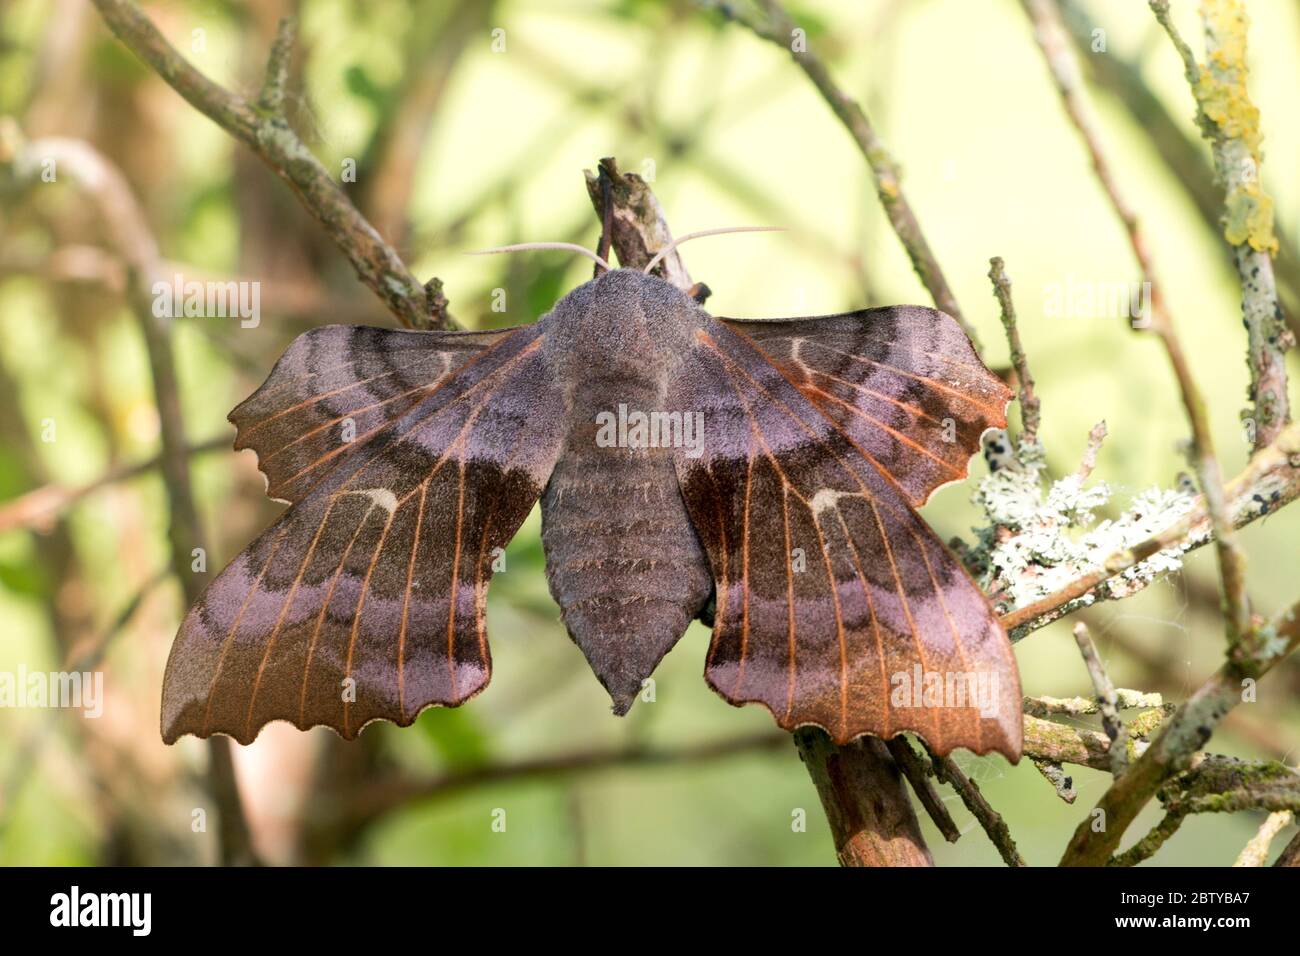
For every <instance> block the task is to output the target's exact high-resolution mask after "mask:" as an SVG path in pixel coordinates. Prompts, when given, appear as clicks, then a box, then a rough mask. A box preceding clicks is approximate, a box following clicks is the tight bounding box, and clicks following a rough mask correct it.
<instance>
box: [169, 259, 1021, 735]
mask: <svg viewBox="0 0 1300 956" xmlns="http://www.w3.org/2000/svg"><path fill="white" fill-rule="evenodd" d="M679 241H680V240H679ZM574 248H577V249H579V251H583V252H586V253H587V254H588V255H592V254H591V253H590V252H589V251H588V250H585V249H582V248H581V247H574ZM665 251H668V250H665ZM662 255H663V253H661V256H662ZM593 258H597V261H598V262H599V263H600V264H601V265H603V266H604V267H605V271H603V272H601V273H599V274H598V275H597V276H596V278H594V279H593V280H592V281H589V282H587V283H586V284H584V285H582V286H580V287H578V288H576V289H574V290H573V291H572V292H570V293H569V294H568V295H566V296H565V297H564V298H563V299H561V300H560V301H559V302H558V303H557V304H556V306H555V307H554V309H552V311H550V312H549V313H547V314H546V315H544V316H542V317H541V319H539V320H538V321H537V322H535V323H534V324H532V325H526V326H522V327H518V328H512V329H505V330H501V331H488V332H460V331H448V332H415V331H396V330H391V331H390V330H386V329H378V328H364V327H350V326H338V325H336V326H327V327H323V328H318V329H314V330H312V331H310V332H307V333H305V334H304V335H301V336H299V337H298V338H297V339H296V340H295V341H294V342H293V343H292V344H291V345H290V346H289V348H288V350H287V351H286V352H285V353H284V355H283V356H281V358H280V359H279V361H278V362H277V363H276V364H275V367H274V369H273V370H272V372H271V374H270V376H269V377H268V378H267V380H266V382H265V383H264V384H263V385H262V386H261V387H260V388H259V389H258V390H257V391H256V392H255V393H254V394H253V395H252V396H251V397H249V398H248V399H247V400H246V401H244V402H243V403H242V404H240V405H239V406H238V407H236V408H235V409H234V411H232V412H231V413H230V420H231V421H232V422H233V423H234V424H235V426H236V427H237V437H236V440H235V448H236V449H243V448H251V449H253V450H254V451H255V452H256V454H257V457H258V465H259V467H260V469H261V470H262V472H263V473H264V475H265V477H266V481H267V493H268V494H269V495H270V496H271V497H273V498H275V499H280V500H283V501H286V502H288V503H289V504H290V507H289V508H288V509H287V510H286V511H285V512H284V513H283V515H282V516H281V517H280V518H279V520H277V521H276V522H275V523H274V524H272V525H271V526H270V527H269V528H267V529H266V531H264V532H263V533H262V534H261V535H260V536H259V537H258V538H257V539H256V540H255V541H253V543H252V544H251V545H249V547H248V548H247V549H246V550H245V551H243V552H242V553H241V554H240V555H239V556H238V557H236V558H235V559H234V561H233V562H231V564H230V565H229V566H228V567H227V568H225V570H223V571H222V572H221V573H220V574H219V575H218V576H217V577H216V578H215V579H214V580H213V581H212V583H211V584H210V586H209V587H208V588H207V590H206V591H205V592H204V594H203V596H202V598H201V599H200V600H199V601H198V602H197V603H196V604H195V605H194V607H193V608H191V609H190V611H189V613H188V614H187V616H186V617H185V620H184V622H183V623H182V625H181V628H180V631H179V633H178V634H177V636H176V640H175V643H174V644H173V646H172V650H171V654H170V657H169V659H168V662H167V668H166V674H165V678H164V684H163V700H162V736H163V739H164V740H165V741H167V742H168V743H171V742H174V741H175V740H177V739H178V738H179V737H181V736H182V735H184V734H195V735H197V736H200V737H206V736H208V735H210V734H215V733H222V734H228V735H230V736H232V737H234V738H235V739H236V740H237V741H239V742H240V743H248V742H250V741H252V740H253V739H254V738H255V737H256V736H257V734H258V731H259V730H260V729H261V728H262V727H263V726H264V725H265V724H267V723H268V722H270V721H273V720H287V721H290V722H291V723H293V724H294V725H296V726H297V727H299V728H302V729H307V728H310V727H313V726H315V725H318V724H324V725H326V726H329V727H332V728H333V729H334V730H336V731H337V732H338V733H340V734H341V735H342V736H343V737H345V738H352V737H355V736H356V734H357V733H358V732H359V731H360V730H361V728H362V727H364V726H365V725H366V724H368V723H370V722H371V721H374V720H379V719H384V720H390V721H392V722H393V723H396V724H398V725H402V726H405V725H409V724H410V723H412V722H413V721H414V720H415V719H416V717H417V715H419V713H420V712H421V711H422V710H424V709H425V708H427V707H429V706H432V705H443V706H456V705H459V704H462V703H464V702H465V701H467V700H469V699H470V698H471V697H473V696H474V695H476V694H477V693H479V692H480V691H481V690H483V688H484V687H485V686H486V685H487V683H488V680H489V677H490V675H491V667H492V663H491V655H490V653H489V649H488V638H487V629H486V625H485V604H486V596H487V589H488V584H489V581H490V579H491V577H492V571H493V565H494V560H495V558H496V556H497V555H499V554H500V553H501V552H500V549H503V548H504V547H505V546H506V544H507V543H508V542H509V541H510V539H511V537H512V536H513V535H514V534H515V532H516V531H517V529H518V528H519V526H520V524H521V523H522V522H523V521H524V519H525V518H526V517H527V515H528V514H529V512H530V511H531V509H532V508H533V506H534V505H535V504H536V503H537V502H538V500H539V499H540V501H541V513H542V541H543V546H544V550H545V554H546V569H547V577H548V580H549V584H550V589H551V593H552V595H553V596H554V598H555V600H556V602H557V603H558V604H559V607H560V611H561V615H562V618H563V621H564V624H565V626H566V627H567V629H568V633H569V635H570V636H571V637H572V639H573V640H574V642H575V643H576V644H577V646H578V647H579V648H580V649H581V650H582V653H583V654H584V655H585V656H586V658H587V660H588V662H589V663H590V665H591V668H592V670H593V671H594V672H595V675H596V677H597V678H598V679H599V680H600V682H601V683H602V684H603V685H604V687H605V689H606V690H607V691H608V692H609V695H610V697H611V699H612V701H613V709H614V712H615V713H617V714H624V713H626V712H627V711H628V710H629V708H630V707H631V706H632V704H633V702H634V701H635V699H636V697H637V695H638V693H639V692H640V691H641V689H642V685H643V681H644V680H645V679H646V678H648V677H649V676H650V675H651V673H652V672H653V671H654V669H655V667H656V666H657V665H658V663H659V661H660V660H661V659H662V658H663V656H664V655H665V654H666V653H667V652H668V651H669V650H670V649H671V648H672V647H673V645H674V644H675V643H676V642H677V640H678V639H679V638H680V637H681V636H682V633H683V632H684V631H685V630H686V628H687V626H688V625H689V624H690V623H691V621H692V620H694V619H695V618H697V617H700V616H702V615H703V616H705V617H706V618H707V617H708V616H709V614H710V611H711V616H712V624H713V636H712V641H711V643H710V645H709V649H708V656H707V662H706V666H705V678H706V680H707V681H708V683H709V684H710V685H711V686H712V687H713V688H714V690H716V691H717V692H718V693H719V694H720V695H721V696H722V697H723V698H725V699H726V700H727V701H729V702H731V703H732V704H735V705H740V704H744V703H748V702H757V703H760V704H762V705H763V706H765V707H767V708H768V710H770V711H771V713H772V715H773V717H774V718H775V719H776V722H777V723H778V724H779V725H780V726H782V727H784V728H787V729H794V728H797V727H800V726H804V725H809V724H813V725H817V726H820V727H822V728H824V729H825V730H826V731H827V732H828V733H829V734H830V735H831V736H832V737H833V738H834V740H835V741H836V742H839V743H845V742H848V741H850V740H852V739H854V738H856V737H858V736H861V735H863V734H873V735H876V736H878V737H882V738H889V737H892V736H894V735H897V734H898V733H900V732H902V731H905V730H906V731H912V732H915V733H916V734H918V735H920V736H921V737H922V738H924V740H925V741H926V742H927V744H928V745H929V746H930V747H931V748H932V749H933V751H934V752H935V753H938V754H947V753H949V752H951V751H952V750H953V749H954V748H957V747H964V748H967V749H969V750H972V751H974V752H976V753H981V754H982V753H989V752H993V751H997V752H1000V753H1002V754H1004V755H1006V756H1007V757H1008V758H1009V759H1011V760H1016V759H1018V758H1019V756H1020V750H1021V698H1020V687H1019V679H1018V676H1017V673H1016V667H1015V662H1014V659H1013V657H1012V653H1011V647H1010V644H1009V642H1008V640H1007V636H1006V633H1005V631H1004V629H1003V628H1002V626H1001V624H1000V623H999V622H998V619H997V617H996V615H995V614H994V613H993V611H992V609H991V608H990V605H989V603H988V601H987V600H986V599H985V597H984V595H983V594H982V593H981V592H980V590H979V589H978V588H977V587H976V585H975V583H974V582H973V581H972V579H971V578H970V576H969V575H968V574H967V572H966V570H965V569H964V568H963V567H962V566H961V564H960V563H959V562H958V561H957V560H956V559H955V558H954V557H953V556H952V555H951V554H950V553H949V551H948V550H947V549H946V548H945V547H944V545H943V544H942V543H941V542H940V540H939V539H938V537H937V536H936V535H935V533H934V532H933V531H932V530H931V529H930V528H929V527H928V526H927V525H926V523H925V522H924V521H923V520H922V519H921V518H920V517H919V516H918V514H917V512H916V508H918V507H919V506H920V505H921V504H923V503H924V502H925V501H926V499H927V498H928V497H929V495H930V494H931V492H933V491H934V490H935V489H936V488H937V487H939V486H940V485H943V484H946V483H949V482H952V481H958V480H961V479H963V478H964V477H965V475H966V470H967V466H968V464H969V460H970V457H971V456H972V455H973V454H974V453H975V451H976V450H977V449H978V447H979V443H980V438H981V435H982V434H983V433H984V432H985V431H986V430H987V429H989V428H995V427H1002V426H1004V425H1005V424H1006V417H1005V410H1006V406H1007V403H1008V401H1009V399H1010V395H1011V393H1010V391H1009V389H1008V388H1007V387H1006V386H1005V385H1004V384H1003V383H1002V382H1001V381H1000V380H999V379H998V378H997V377H996V376H995V375H993V374H992V373H991V372H990V371H989V370H988V369H987V368H986V367H985V366H984V365H983V363H982V362H981V361H980V359H979V357H978V356H977V354H976V352H975V350H974V348H973V347H972V346H971V343H970V342H969V340H968V339H967V338H966V336H965V335H964V334H963V332H962V331H961V329H960V327H959V326H958V325H957V323H956V322H955V321H954V320H953V319H952V318H951V317H950V316H948V315H945V314H944V313H942V312H938V311H935V310H934V309H929V308H923V307H919V306H900V307H890V308H875V309H867V310H864V311H858V312H848V313H844V314H840V315H829V316H820V317H815V318H797V319H778V320H749V319H724V318H716V317H714V316H711V315H709V314H708V313H707V312H706V311H705V310H704V309H703V308H702V307H701V305H700V304H699V303H697V302H696V301H695V300H694V299H692V298H691V297H689V296H688V295H686V294H685V293H683V292H682V291H680V290H679V289H677V288H676V287H674V286H673V285H671V284H670V283H668V282H667V281H665V280H663V279H661V278H658V277H657V276H655V275H653V274H652V267H653V266H654V264H655V263H654V262H652V263H651V264H650V265H649V266H647V267H646V269H645V270H644V271H638V270H632V269H626V268H620V269H613V268H610V267H609V266H608V265H607V264H606V263H604V261H603V260H601V259H599V258H598V257H594V256H593ZM688 429H690V432H691V434H689V435H688V434H687V430H688Z"/></svg>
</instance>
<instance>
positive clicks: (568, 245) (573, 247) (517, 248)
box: [465, 242, 610, 272]
mask: <svg viewBox="0 0 1300 956" xmlns="http://www.w3.org/2000/svg"><path fill="white" fill-rule="evenodd" d="M525 249H567V250H568V251H569V252H581V253H582V254H583V255H584V256H586V257H587V258H588V259H591V260H592V261H593V262H595V263H596V265H598V266H603V267H604V268H605V271H606V272H608V271H610V268H609V263H608V262H606V261H605V260H604V259H602V258H601V257H600V256H598V255H596V254H595V253H594V252H592V251H591V250H590V249H588V248H587V247H586V246H580V245H578V244H577V243H574V242H521V243H518V244H517V245H513V246H497V247H496V248H495V249H475V250H474V251H473V252H467V253H465V255H467V256H491V255H496V254H497V253H500V252H522V251H523V250H525Z"/></svg>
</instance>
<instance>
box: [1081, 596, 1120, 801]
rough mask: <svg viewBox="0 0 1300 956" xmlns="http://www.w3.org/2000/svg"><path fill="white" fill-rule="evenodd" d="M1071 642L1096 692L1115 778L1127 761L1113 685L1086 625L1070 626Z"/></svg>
mask: <svg viewBox="0 0 1300 956" xmlns="http://www.w3.org/2000/svg"><path fill="white" fill-rule="evenodd" d="M1074 640H1075V642H1076V643H1077V644H1078V645H1079V653H1080V654H1082V655H1083V663H1084V665H1085V666H1086V667H1087V668H1088V676H1089V677H1090V678H1092V686H1093V688H1094V689H1095V690H1096V691H1097V706H1098V709H1099V710H1100V711H1101V725H1102V728H1103V729H1104V730H1105V731H1106V736H1107V737H1109V738H1110V770H1111V773H1112V774H1114V775H1115V776H1116V777H1118V776H1119V775H1120V774H1122V773H1123V772H1124V768H1125V767H1126V766H1127V765H1128V760H1127V757H1126V754H1125V750H1124V722H1123V721H1122V720H1120V717H1119V697H1118V695H1116V693H1115V685H1114V684H1112V683H1111V682H1110V675H1109V674H1107V673H1106V668H1105V666H1104V665H1103V664H1102V662H1101V658H1100V657H1099V656H1098V655H1097V646H1096V645H1095V644H1093V642H1092V635H1090V634H1089V633H1088V625H1086V624H1084V623H1083V622H1082V621H1080V622H1078V623H1077V624H1075V625H1074Z"/></svg>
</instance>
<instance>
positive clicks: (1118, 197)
mask: <svg viewBox="0 0 1300 956" xmlns="http://www.w3.org/2000/svg"><path fill="white" fill-rule="evenodd" d="M1021 3H1022V6H1023V7H1024V8H1025V10H1026V12H1027V13H1028V15H1029V17H1030V19H1031V21H1032V22H1033V24H1034V34H1035V37H1036V38H1037V40H1038V44H1039V46H1040V47H1041V49H1042V51H1043V57H1044V59H1045V60H1046V61H1047V66H1048V69H1049V71H1050V73H1051V75H1052V79H1053V81H1054V82H1055V84H1056V89H1057V92H1058V93H1059V94H1060V96H1061V102H1062V103H1063V104H1064V106H1065V112H1066V114H1067V115H1068V116H1069V118H1070V121H1071V123H1073V124H1074V126H1075V128H1076V129H1077V130H1078V132H1079V135H1080V137H1081V138H1082V139H1083V142H1084V145H1085V147H1086V148H1087V150H1088V155H1089V157H1090V158H1091V159H1092V166H1093V170H1094V171H1095V172H1096V174H1097V179H1098V181H1099V182H1100V183H1101V186H1102V189H1103V191H1104V192H1105V193H1106V196H1107V198H1108V199H1109V201H1110V204H1111V206H1112V207H1114V209H1115V213H1116V215H1117V216H1118V217H1119V219H1120V221H1121V222H1122V223H1123V225H1124V230H1125V232H1126V234H1127V235H1128V239H1129V245H1130V246H1131V247H1132V249H1133V256H1134V258H1135V259H1136V260H1137V263H1138V268H1139V269H1140V270H1141V272H1142V278H1143V281H1144V282H1145V283H1146V285H1147V288H1148V289H1149V290H1150V315H1149V317H1147V318H1148V319H1149V321H1148V322H1147V323H1146V324H1145V325H1141V326H1138V327H1139V328H1143V329H1146V328H1149V329H1150V330H1151V331H1152V332H1154V333H1155V334H1156V335H1157V336H1158V337H1159V339H1160V341H1161V344H1163V345H1164V348H1165V352H1166V354H1167V355H1168V357H1169V364H1170V366H1171V367H1172V369H1173V372H1174V377H1175V379H1176V380H1177V382H1178V390H1179V393H1180V394H1181V396H1182V400H1183V407H1184V409H1185V410H1186V412H1187V421H1188V424H1189V425H1190V426H1191V430H1192V446H1193V447H1192V458H1193V461H1192V464H1193V466H1194V468H1195V469H1196V475H1197V478H1198V479H1199V481H1200V485H1201V493H1202V495H1204V497H1205V503H1206V509H1207V511H1208V513H1209V515H1210V520H1211V523H1212V524H1213V525H1214V531H1215V535H1214V541H1215V547H1216V549H1217V551H1218V558H1219V573H1220V576H1221V577H1222V579H1223V593H1224V599H1225V603H1226V605H1227V607H1226V617H1227V625H1228V635H1229V642H1230V643H1237V642H1240V641H1242V640H1244V639H1245V636H1246V635H1247V633H1248V632H1249V630H1250V606H1249V602H1248V601H1247V599H1246V582H1245V557H1244V555H1243V554H1242V553H1241V550H1240V548H1238V547H1237V544H1236V542H1235V540H1234V537H1233V534H1232V525H1231V524H1230V523H1229V521H1228V515H1227V509H1226V507H1225V503H1224V497H1223V472H1222V470H1221V468H1220V466H1219V461H1218V458H1217V457H1216V456H1215V453H1214V442H1213V439H1212V437H1211V434H1210V425H1209V417H1208V414H1207V411H1206V406H1205V399H1204V397H1203V395H1202V394H1201V390H1200V386H1199V385H1198V384H1197V383H1196V379H1195V377H1194V376H1193V375H1192V370H1191V365H1190V364H1189V363H1188V361H1187V355H1186V353H1185V352H1184V351H1183V347H1182V342H1181V340H1180V339H1179V337H1178V335H1177V333H1176V331H1175V327H1174V321H1173V316H1172V315H1171V314H1170V312H1169V308H1168V305H1167V304H1166V301H1165V296H1164V292H1163V289H1162V287H1161V285H1160V283H1159V281H1158V280H1157V278H1156V273H1155V264H1154V261H1153V260H1152V257H1151V252H1150V249H1149V247H1148V245H1147V242H1146V239H1145V236H1144V234H1143V232H1142V230H1141V228H1140V226H1139V223H1138V218H1137V214H1136V213H1135V212H1134V211H1133V207H1132V206H1131V205H1130V204H1129V203H1128V201H1127V200H1126V199H1125V198H1124V195H1123V193H1122V191H1121V190H1120V188H1119V183H1118V181H1117V179H1116V177H1115V175H1114V173H1113V171H1112V166H1111V163H1110V161H1109V159H1108V157H1107V156H1106V153H1105V150H1104V149H1103V147H1102V144H1101V136H1100V132H1099V130H1098V128H1097V123H1096V120H1095V119H1094V117H1093V115H1092V110H1091V108H1090V106H1089V104H1088V101H1087V96H1086V94H1085V91H1084V89H1083V80H1082V73H1081V72H1080V70H1079V64H1078V61H1077V59H1076V57H1075V53H1074V48H1073V46H1072V45H1071V44H1070V40H1069V36H1068V34H1067V33H1066V29H1065V26H1064V24H1063V23H1062V22H1061V15H1060V11H1059V9H1058V8H1057V6H1056V0H1021ZM1274 434H1276V432H1274Z"/></svg>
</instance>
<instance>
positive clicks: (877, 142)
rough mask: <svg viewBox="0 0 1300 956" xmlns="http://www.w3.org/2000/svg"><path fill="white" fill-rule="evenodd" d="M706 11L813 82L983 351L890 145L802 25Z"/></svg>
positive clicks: (920, 260) (778, 16)
mask: <svg viewBox="0 0 1300 956" xmlns="http://www.w3.org/2000/svg"><path fill="white" fill-rule="evenodd" d="M698 2H699V3H700V5H701V6H703V7H705V8H708V9H715V10H717V11H718V12H720V13H721V14H722V15H723V16H725V17H727V18H728V19H731V20H734V21H736V22H737V23H740V24H742V25H744V26H746V27H748V28H749V29H750V30H752V31H753V32H754V33H755V34H756V35H758V36H759V37H761V38H762V39H764V40H768V41H770V42H772V43H774V44H776V45H777V46H779V47H781V48H782V49H784V50H786V51H788V52H789V53H790V56H791V58H792V59H793V60H794V62H795V63H796V64H797V65H798V67H799V68H800V69H801V70H803V71H804V74H805V75H806V76H807V77H808V79H809V80H811V81H812V84H813V86H815V87H816V88H817V92H818V93H820V94H821V96H822V98H823V99H824V100H826V103H827V105H828V106H829V107H830V108H831V111H832V112H833V113H834V114H835V116H836V118H837V119H839V121H840V122H841V123H843V124H844V128H845V129H847V130H848V131H849V135H850V136H852V137H853V142H854V143H855V144H856V145H857V147H858V150H859V152H861V153H862V155H863V157H864V158H865V159H866V161H867V165H868V166H869V167H870V169H871V174H872V177H873V179H874V181H875V186H876V195H877V196H878V197H879V198H880V204H881V205H882V206H883V207H884V210H885V215H886V216H887V217H888V218H889V223H890V225H892V226H893V227H894V232H895V233H896V234H897V235H898V238H899V240H900V241H901V242H902V243H903V248H904V249H905V250H906V251H907V256H908V258H909V259H911V261H912V268H913V269H915V270H916V275H917V277H918V278H919V279H920V280H921V284H922V285H924V286H925V288H926V290H927V291H928V292H929V293H930V298H931V299H933V300H934V304H935V306H936V307H938V308H939V309H940V310H941V311H943V312H947V313H948V314H949V315H951V316H952V317H953V318H954V319H956V320H957V322H958V323H959V324H960V325H961V327H962V330H963V331H964V332H965V333H966V335H967V336H968V337H969V338H970V340H971V342H972V343H974V344H975V347H976V350H977V351H978V350H979V339H978V338H977V337H976V335H975V330H974V329H973V328H972V327H971V325H970V323H968V322H967V321H966V317H965V315H964V314H963V313H962V311H961V307H960V306H959V305H958V304H957V297H956V296H955V295H954V294H953V291H952V289H951V288H950V287H949V285H948V280H947V279H945V278H944V274H943V270H942V269H941V268H940V267H939V261H938V259H936V258H935V255H934V253H933V252H932V251H931V249H930V244H929V243H928V242H927V241H926V238H925V234H924V233H923V232H922V231H921V224H920V222H919V221H918V220H917V218H916V213H915V212H914V211H913V210H912V206H911V204H910V203H908V201H907V196H905V195H904V194H903V187H902V182H901V180H902V177H901V176H900V174H899V171H898V167H897V166H896V165H895V163H894V160H893V157H891V156H890V155H889V150H888V149H886V147H885V143H884V141H883V140H882V139H881V138H880V136H879V134H878V133H877V132H876V128H875V126H873V125H872V123H871V120H870V119H869V118H868V117H867V114H866V113H865V112H864V111H863V109H862V107H861V106H860V105H859V104H858V103H857V102H856V101H855V100H854V99H853V98H852V97H850V96H849V95H848V94H847V93H845V92H844V91H843V90H842V89H840V87H839V85H838V84H836V82H835V80H834V78H833V77H832V76H831V72H830V70H829V69H828V68H827V66H826V64H825V63H824V62H822V60H821V58H820V57H819V56H817V54H816V53H814V52H812V51H811V50H809V49H807V48H806V37H804V38H803V42H802V43H798V42H796V39H795V38H796V32H795V31H796V29H797V28H796V26H795V23H794V21H792V20H791V19H790V15H789V14H788V13H786V11H785V9H784V8H783V7H782V6H781V5H780V4H779V3H777V2H776V0H757V3H758V5H759V6H760V7H761V8H762V10H763V14H762V15H760V14H759V13H757V12H755V11H753V10H750V9H749V8H748V7H747V6H746V7H741V6H738V5H733V4H731V3H721V2H718V0H698Z"/></svg>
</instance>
